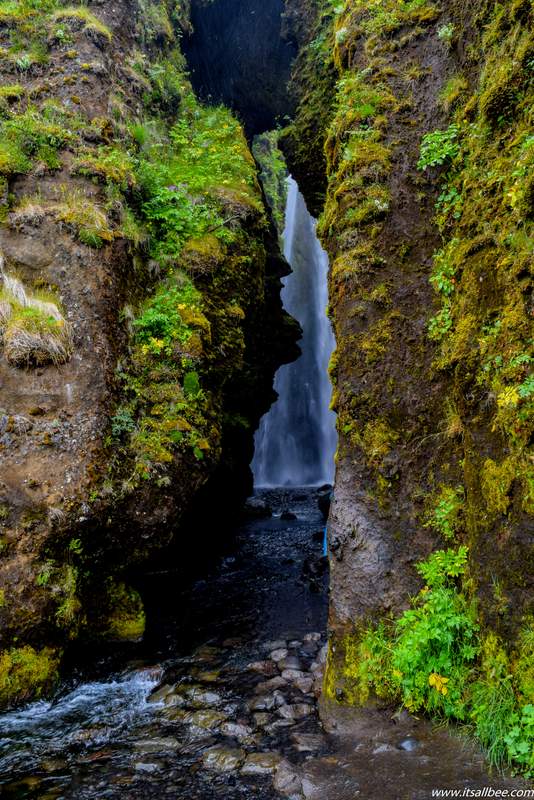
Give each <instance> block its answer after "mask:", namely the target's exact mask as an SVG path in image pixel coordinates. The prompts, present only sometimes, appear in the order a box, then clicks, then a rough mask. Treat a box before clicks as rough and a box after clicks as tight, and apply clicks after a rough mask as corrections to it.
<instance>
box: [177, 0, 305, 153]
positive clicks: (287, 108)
mask: <svg viewBox="0 0 534 800" xmlns="http://www.w3.org/2000/svg"><path fill="white" fill-rule="evenodd" d="M283 12H284V0H211V2H206V1H205V0H193V3H192V8H191V20H192V23H193V29H194V30H193V33H192V34H190V35H186V36H185V37H184V40H183V50H184V53H185V55H186V58H187V62H188V64H189V68H190V70H191V80H192V83H193V87H194V89H195V91H196V92H197V94H198V95H199V96H200V97H201V98H202V99H203V100H205V101H207V102H212V103H224V104H225V105H227V106H229V107H230V108H231V109H232V110H234V111H235V112H236V113H237V114H238V116H239V117H240V119H241V120H242V122H243V124H244V126H245V130H246V132H247V135H248V136H249V137H251V138H252V137H253V136H255V135H256V134H258V133H261V132H263V131H266V130H272V129H273V128H275V127H276V125H277V123H278V122H281V121H282V120H283V119H284V117H287V116H290V115H291V114H292V112H293V105H292V102H291V98H290V96H289V93H288V90H287V84H288V81H289V78H290V73H291V66H292V63H293V60H294V58H295V56H296V54H297V46H296V43H295V41H294V39H292V37H291V36H290V35H288V33H287V31H286V26H285V23H284V16H283Z"/></svg>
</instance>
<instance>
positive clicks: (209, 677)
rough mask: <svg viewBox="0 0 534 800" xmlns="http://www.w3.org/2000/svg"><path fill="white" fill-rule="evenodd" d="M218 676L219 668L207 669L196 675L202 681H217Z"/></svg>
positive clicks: (219, 673)
mask: <svg viewBox="0 0 534 800" xmlns="http://www.w3.org/2000/svg"><path fill="white" fill-rule="evenodd" d="M220 676H221V672H220V670H217V669H215V670H211V671H209V672H208V671H203V672H199V673H198V675H197V676H196V677H197V678H198V680H199V681H201V682H202V683H217V681H218V680H219V678H220Z"/></svg>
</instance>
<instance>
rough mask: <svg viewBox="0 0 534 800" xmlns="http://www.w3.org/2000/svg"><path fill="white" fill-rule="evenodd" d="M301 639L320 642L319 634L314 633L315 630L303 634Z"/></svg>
mask: <svg viewBox="0 0 534 800" xmlns="http://www.w3.org/2000/svg"><path fill="white" fill-rule="evenodd" d="M303 641H305V642H320V641H321V634H320V633H316V632H313V633H307V634H306V635H305V636H304V639H303Z"/></svg>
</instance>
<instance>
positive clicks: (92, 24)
mask: <svg viewBox="0 0 534 800" xmlns="http://www.w3.org/2000/svg"><path fill="white" fill-rule="evenodd" d="M53 19H54V20H55V21H56V22H60V21H61V22H71V21H76V20H79V21H80V22H82V23H83V27H84V30H91V31H95V32H97V33H100V34H102V36H103V37H104V38H105V39H107V40H108V41H111V38H112V34H111V31H110V29H109V28H108V26H107V25H105V24H104V23H103V22H102V20H100V19H98V17H97V16H95V14H93V12H92V11H90V10H89V9H88V8H86V7H85V6H68V7H67V8H60V9H58V10H57V11H55V12H54V14H53Z"/></svg>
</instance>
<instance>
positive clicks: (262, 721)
mask: <svg viewBox="0 0 534 800" xmlns="http://www.w3.org/2000/svg"><path fill="white" fill-rule="evenodd" d="M252 716H253V718H254V724H255V725H256V727H257V728H264V727H265V726H266V725H268V724H269V722H270V721H271V720H272V718H273V716H272V714H266V713H265V712H260V713H259V714H253V715H252Z"/></svg>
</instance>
